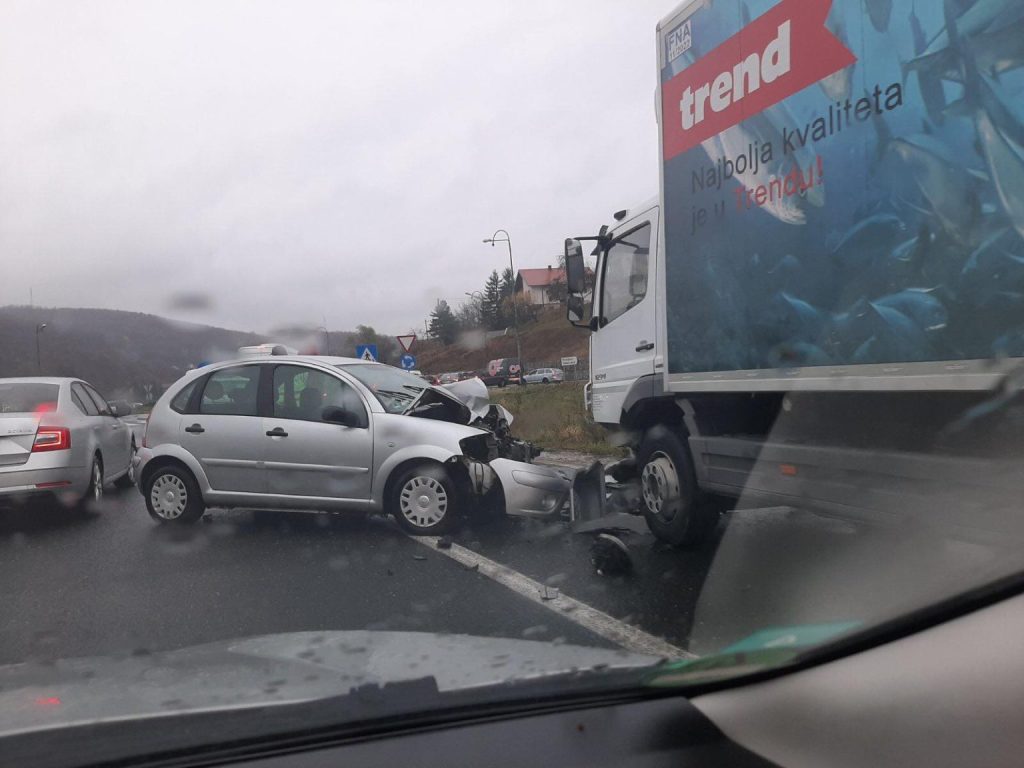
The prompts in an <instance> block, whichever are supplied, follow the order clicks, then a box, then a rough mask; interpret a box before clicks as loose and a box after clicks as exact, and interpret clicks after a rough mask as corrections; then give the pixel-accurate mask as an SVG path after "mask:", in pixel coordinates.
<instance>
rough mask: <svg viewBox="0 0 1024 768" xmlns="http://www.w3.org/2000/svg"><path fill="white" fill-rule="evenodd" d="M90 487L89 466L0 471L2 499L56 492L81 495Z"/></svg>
mask: <svg viewBox="0 0 1024 768" xmlns="http://www.w3.org/2000/svg"><path fill="white" fill-rule="evenodd" d="M88 488H89V469H88V468H87V467H45V468H42V469H23V470H8V471H5V472H0V500H15V499H19V498H23V497H25V496H34V495H37V494H54V493H56V494H65V493H67V494H70V495H72V496H81V495H83V494H84V493H85V492H86V490H88Z"/></svg>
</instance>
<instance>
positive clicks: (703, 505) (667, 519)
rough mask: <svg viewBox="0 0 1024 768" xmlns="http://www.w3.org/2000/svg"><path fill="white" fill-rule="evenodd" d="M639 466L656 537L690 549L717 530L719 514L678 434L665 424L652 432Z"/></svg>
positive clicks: (645, 509)
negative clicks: (698, 482)
mask: <svg viewBox="0 0 1024 768" xmlns="http://www.w3.org/2000/svg"><path fill="white" fill-rule="evenodd" d="M637 467H638V469H639V470H640V488H641V495H642V508H643V513H644V517H645V518H646V519H647V525H648V527H649V528H650V529H651V532H652V533H653V534H654V535H655V536H657V537H658V538H659V539H660V540H662V541H664V542H666V543H668V544H672V545H673V546H688V545H693V544H697V543H699V542H700V541H702V540H703V539H704V538H705V537H706V536H707V535H708V534H709V533H710V532H711V531H712V530H713V529H714V527H715V523H716V522H717V519H718V515H717V513H716V511H715V509H714V507H713V506H712V505H711V504H710V503H708V500H707V499H706V498H705V497H704V495H703V494H702V493H701V492H700V491H699V489H698V488H697V477H696V474H695V473H694V470H693V460H692V459H691V458H690V451H689V449H688V448H687V446H686V444H685V443H684V442H683V441H682V439H680V438H679V436H678V435H676V434H675V433H674V432H672V431H671V430H670V429H668V428H667V427H664V426H661V425H659V426H655V427H652V428H651V429H650V430H648V432H647V434H646V435H644V438H643V441H642V442H641V443H640V448H639V449H638V450H637Z"/></svg>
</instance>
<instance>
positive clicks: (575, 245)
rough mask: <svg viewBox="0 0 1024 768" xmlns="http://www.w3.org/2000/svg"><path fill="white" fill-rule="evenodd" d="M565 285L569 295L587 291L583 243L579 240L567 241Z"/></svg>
mask: <svg viewBox="0 0 1024 768" xmlns="http://www.w3.org/2000/svg"><path fill="white" fill-rule="evenodd" d="M565 286H566V290H567V292H568V293H569V295H572V294H580V295H582V294H583V293H585V292H586V290H587V287H586V285H585V284H584V266H583V244H582V243H580V241H579V240H573V239H571V238H570V239H568V240H566V241H565Z"/></svg>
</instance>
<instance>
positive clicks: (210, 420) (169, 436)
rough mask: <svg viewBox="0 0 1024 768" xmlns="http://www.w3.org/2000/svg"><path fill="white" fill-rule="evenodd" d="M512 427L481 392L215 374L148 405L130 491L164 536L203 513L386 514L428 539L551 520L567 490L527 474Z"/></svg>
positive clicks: (272, 362)
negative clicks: (495, 510)
mask: <svg viewBox="0 0 1024 768" xmlns="http://www.w3.org/2000/svg"><path fill="white" fill-rule="evenodd" d="M459 392H461V396H460V394H459ZM510 419H511V417H510V415H509V414H508V413H507V412H505V411H504V409H501V408H500V407H499V406H494V405H491V404H490V403H489V401H488V400H487V389H486V387H485V386H484V385H483V384H482V383H481V382H479V381H478V380H471V381H465V382H460V383H458V384H455V385H453V389H452V390H447V389H445V388H441V387H435V386H431V385H430V384H428V383H427V382H425V381H423V379H421V378H419V377H418V376H414V375H412V374H410V373H407V372H406V371H402V370H399V369H397V368H393V367H391V366H387V365H381V364H379V363H370V362H365V361H362V360H356V359H353V358H344V357H305V356H270V357H265V358H262V359H255V360H254V359H247V360H244V361H234V362H228V363H219V364H216V365H211V366H207V367H204V368H201V369H197V370H194V371H190V372H189V373H188V374H186V375H185V376H184V377H183V378H182V379H180V380H179V381H178V382H176V383H175V384H174V385H173V386H171V387H170V388H169V389H168V390H167V392H166V393H165V394H164V395H163V396H162V397H161V398H160V400H159V401H158V402H157V403H156V405H155V406H154V408H153V412H152V413H151V414H150V417H149V422H148V425H147V428H146V435H145V438H144V440H143V445H142V447H141V448H140V449H139V451H138V455H137V458H136V477H137V483H138V487H139V490H140V491H141V492H142V494H143V496H144V497H145V499H146V506H147V508H148V510H149V514H150V515H151V516H152V517H153V518H154V519H155V520H157V521H159V522H163V523H191V522H195V521H196V520H198V519H199V518H200V517H201V516H202V515H203V512H204V511H205V509H206V507H208V506H213V507H249V508H264V509H308V510H338V509H351V510H362V511H381V510H384V511H387V512H390V513H391V514H393V515H394V516H395V518H396V519H397V521H398V523H399V524H400V525H401V526H402V527H403V528H404V529H405V530H407V531H409V532H411V533H415V534H434V533H440V532H442V531H444V530H447V529H448V528H449V527H450V526H451V525H452V524H453V522H454V521H455V520H456V519H457V518H458V517H459V516H460V515H461V513H463V512H466V511H469V510H471V509H473V508H474V507H475V506H477V505H478V504H480V503H481V502H484V501H491V502H493V503H494V505H497V506H500V507H503V508H504V510H505V512H506V513H508V514H511V515H531V516H547V515H551V514H556V513H558V512H559V511H561V510H562V509H563V507H564V506H565V505H566V504H567V501H568V498H569V492H570V486H571V483H572V477H571V476H570V475H569V474H568V473H567V472H566V471H565V470H559V469H554V468H550V467H544V466H537V465H535V464H533V463H531V462H532V458H533V455H534V454H533V452H532V448H531V447H530V446H527V445H525V444H522V443H521V442H519V441H517V440H515V439H513V438H512V437H511V435H510V433H509V431H508V423H509V421H510Z"/></svg>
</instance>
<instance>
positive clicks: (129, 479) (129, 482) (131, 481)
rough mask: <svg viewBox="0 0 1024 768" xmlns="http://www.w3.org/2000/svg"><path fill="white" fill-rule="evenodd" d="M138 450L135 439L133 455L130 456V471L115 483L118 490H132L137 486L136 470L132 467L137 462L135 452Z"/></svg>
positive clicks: (133, 440) (133, 439)
mask: <svg viewBox="0 0 1024 768" xmlns="http://www.w3.org/2000/svg"><path fill="white" fill-rule="evenodd" d="M137 450H138V448H136V446H135V438H134V437H133V438H132V448H131V453H130V454H129V455H128V471H127V472H125V473H124V474H123V475H121V476H120V477H119V478H117V480H115V481H114V485H116V486H117V487H118V488H131V487H132V486H133V485H135V470H134V469H133V468H132V465H133V463H134V462H135V452H136V451H137Z"/></svg>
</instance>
